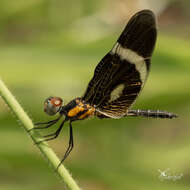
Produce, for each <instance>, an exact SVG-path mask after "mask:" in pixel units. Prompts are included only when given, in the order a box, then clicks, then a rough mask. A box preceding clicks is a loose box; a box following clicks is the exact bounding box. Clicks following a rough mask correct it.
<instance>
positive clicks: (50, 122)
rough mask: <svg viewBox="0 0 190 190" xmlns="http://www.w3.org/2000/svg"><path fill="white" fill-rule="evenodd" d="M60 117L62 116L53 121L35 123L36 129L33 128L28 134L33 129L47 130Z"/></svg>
mask: <svg viewBox="0 0 190 190" xmlns="http://www.w3.org/2000/svg"><path fill="white" fill-rule="evenodd" d="M61 117H62V115H60V116H59V117H58V118H57V119H54V120H51V121H48V122H43V123H35V124H34V125H36V127H33V128H32V129H30V130H29V132H30V131H31V130H34V129H47V128H49V127H51V126H52V125H54V124H55V123H57V122H58V121H59V120H60V118H61ZM39 125H45V126H39Z"/></svg>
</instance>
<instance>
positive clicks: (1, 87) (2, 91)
mask: <svg viewBox="0 0 190 190" xmlns="http://www.w3.org/2000/svg"><path fill="white" fill-rule="evenodd" d="M0 95H1V96H2V98H3V99H4V101H5V102H6V103H7V104H8V106H9V107H10V109H11V110H12V111H13V112H14V113H15V115H16V116H17V118H18V119H19V120H20V121H21V122H22V124H23V127H24V129H25V130H26V131H27V132H28V131H29V130H31V129H32V128H33V127H34V125H33V123H32V121H31V119H30V118H29V117H28V115H27V114H26V113H25V112H24V110H23V109H22V107H21V106H20V104H19V103H18V102H17V101H16V99H15V97H14V96H13V95H12V94H11V92H10V91H9V90H8V88H7V87H6V85H5V84H4V83H3V81H2V80H1V79H0ZM28 133H29V135H30V136H31V138H32V139H33V141H34V143H35V144H36V142H39V141H40V140H42V138H41V137H40V135H39V134H37V133H36V132H34V131H33V130H32V131H30V132H28ZM36 145H37V146H38V148H39V149H40V151H41V152H42V154H43V155H44V156H45V158H46V159H47V160H48V161H49V163H50V164H51V165H52V166H53V168H55V170H56V169H57V166H58V164H59V163H60V160H59V158H58V157H57V156H56V154H55V153H54V152H53V150H52V149H51V148H50V147H49V146H48V144H47V143H46V142H42V143H39V144H36ZM57 172H58V174H59V176H60V177H61V179H62V180H63V181H64V183H65V184H66V185H67V187H68V189H70V190H80V188H79V187H78V185H77V183H76V182H75V181H74V179H73V178H72V177H71V175H70V174H69V172H68V170H67V169H66V168H65V167H64V166H63V164H62V165H61V166H60V167H59V169H58V170H57Z"/></svg>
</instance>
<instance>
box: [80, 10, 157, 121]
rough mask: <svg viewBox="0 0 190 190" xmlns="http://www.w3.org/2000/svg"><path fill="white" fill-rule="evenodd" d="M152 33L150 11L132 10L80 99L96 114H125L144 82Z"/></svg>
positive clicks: (152, 17) (155, 34) (148, 64)
mask: <svg viewBox="0 0 190 190" xmlns="http://www.w3.org/2000/svg"><path fill="white" fill-rule="evenodd" d="M156 36H157V30H156V21H155V15H154V14H153V12H152V11H150V10H143V11H140V12H138V13H136V14H135V15H134V16H133V17H132V18H131V19H130V20H129V22H128V24H127V26H126V27H125V29H124V31H123V32H122V34H121V36H120V37H119V39H118V40H117V43H116V44H115V46H114V47H113V49H112V50H111V51H110V52H109V53H108V54H107V55H106V56H105V57H104V58H103V59H102V60H101V61H100V63H99V64H98V65H97V66H96V69H95V71H94V76H93V78H92V79H91V81H90V83H89V84H88V87H87V89H86V92H85V94H84V96H83V97H82V99H83V100H85V101H86V102H88V103H89V104H91V105H95V106H96V110H97V111H98V112H99V113H100V115H101V114H103V115H105V116H108V117H113V118H119V117H122V116H123V115H126V113H127V110H128V108H129V107H130V106H131V105H132V103H133V102H134V101H135V99H136V98H137V96H138V94H139V92H140V91H141V89H142V88H143V86H144V83H145V81H146V78H147V75H148V72H149V68H150V59H151V55H152V52H153V49H154V46H155V42H156Z"/></svg>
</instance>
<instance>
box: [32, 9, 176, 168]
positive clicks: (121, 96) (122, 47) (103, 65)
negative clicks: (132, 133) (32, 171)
mask: <svg viewBox="0 0 190 190" xmlns="http://www.w3.org/2000/svg"><path fill="white" fill-rule="evenodd" d="M156 38H157V28H156V17H155V15H154V13H153V12H152V11H151V10H142V11H139V12H137V13H136V14H135V15H133V16H132V17H131V19H130V20H129V22H128V23H127V25H126V27H125V28H124V30H123V32H122V33H121V35H120V36H119V38H118V40H117V42H116V43H115V44H114V46H113V48H112V49H111V50H110V51H109V52H108V53H107V54H106V55H105V56H104V57H103V59H102V60H101V61H100V62H99V64H98V65H97V66H96V68H95V71H94V75H93V77H92V79H91V80H90V82H89V84H88V86H87V89H86V91H85V93H84V95H83V96H81V97H77V98H75V99H73V100H71V101H70V102H69V103H68V104H66V105H64V104H63V100H62V99H61V98H60V97H48V98H47V99H46V100H45V102H44V111H45V113H47V114H48V115H55V114H57V113H59V116H58V117H57V118H56V119H54V120H51V121H48V122H41V123H37V124H36V126H35V127H34V128H33V129H45V128H49V127H51V126H53V125H54V124H56V123H57V122H58V121H59V120H62V121H61V124H60V126H59V128H58V129H57V130H56V132H54V133H52V134H48V135H46V136H44V140H45V141H49V140H53V139H55V138H57V137H58V135H59V134H60V132H61V130H62V128H63V126H64V124H65V122H69V132H70V138H69V144H68V147H67V150H66V152H65V154H64V157H63V159H62V160H61V161H60V164H59V166H60V165H61V164H62V163H63V161H64V160H65V159H66V158H67V157H68V155H69V154H70V152H71V150H72V149H73V146H74V142H73V128H72V122H73V121H77V120H84V119H86V118H89V117H92V116H96V117H98V118H100V119H103V118H114V119H119V118H123V117H128V116H133V117H136V116H142V117H150V118H169V119H171V118H175V117H177V115H176V114H174V113H170V112H167V111H160V110H141V109H136V110H134V109H132V108H131V107H132V105H133V104H134V102H135V100H136V99H137V98H138V96H139V94H140V92H141V90H142V89H143V87H144V84H145V82H146V80H147V77H148V74H149V71H150V65H151V57H152V54H153V50H154V47H155V43H156ZM59 166H58V167H59Z"/></svg>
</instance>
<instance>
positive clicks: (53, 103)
mask: <svg viewBox="0 0 190 190" xmlns="http://www.w3.org/2000/svg"><path fill="white" fill-rule="evenodd" d="M62 104H63V100H62V99H61V98H59V97H52V96H51V97H49V98H47V99H46V100H45V101H44V112H46V113H47V114H48V115H55V114H56V113H57V112H59V111H60V109H61V107H62Z"/></svg>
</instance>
